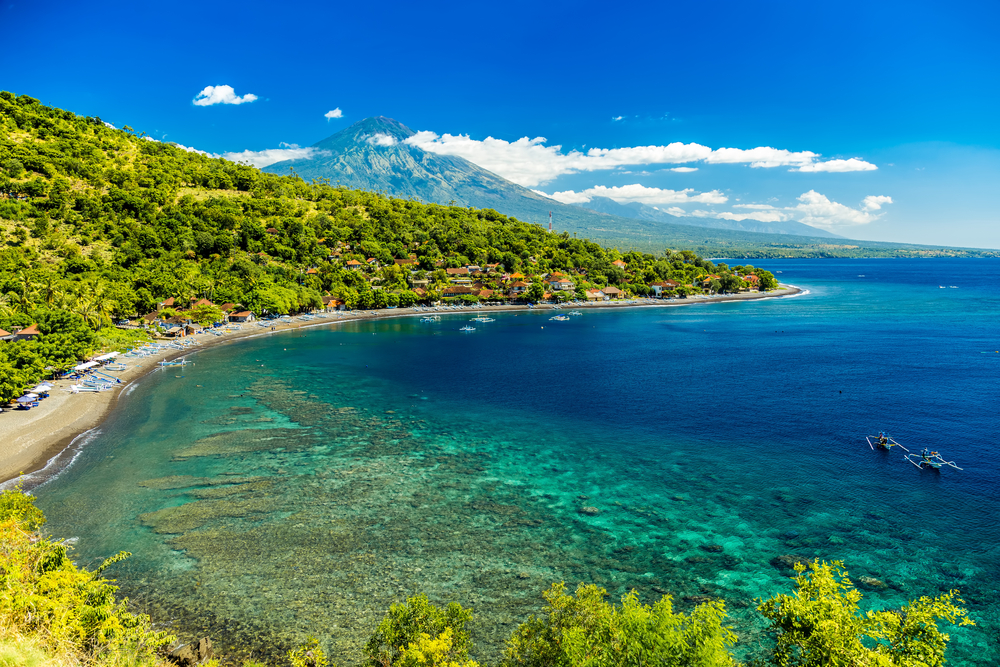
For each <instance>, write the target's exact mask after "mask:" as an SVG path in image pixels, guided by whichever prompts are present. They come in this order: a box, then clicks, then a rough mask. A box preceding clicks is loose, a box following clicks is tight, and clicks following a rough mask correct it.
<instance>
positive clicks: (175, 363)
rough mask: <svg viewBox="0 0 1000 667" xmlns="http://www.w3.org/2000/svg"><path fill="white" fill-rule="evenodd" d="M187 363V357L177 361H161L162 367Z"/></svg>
mask: <svg viewBox="0 0 1000 667" xmlns="http://www.w3.org/2000/svg"><path fill="white" fill-rule="evenodd" d="M186 363H187V360H186V359H178V360H176V361H161V362H160V366H162V367H167V366H183V365H185V364H186Z"/></svg>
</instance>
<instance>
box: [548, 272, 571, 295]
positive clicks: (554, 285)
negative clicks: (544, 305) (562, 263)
mask: <svg viewBox="0 0 1000 667" xmlns="http://www.w3.org/2000/svg"><path fill="white" fill-rule="evenodd" d="M545 282H546V283H547V284H548V286H549V289H550V290H552V291H554V292H558V291H560V290H572V289H574V288H575V287H576V285H574V284H573V281H572V280H570V279H569V278H568V277H566V276H564V275H562V274H553V275H551V276H549V277H548V278H546V279H545Z"/></svg>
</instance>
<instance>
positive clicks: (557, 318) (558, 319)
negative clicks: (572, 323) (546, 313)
mask: <svg viewBox="0 0 1000 667" xmlns="http://www.w3.org/2000/svg"><path fill="white" fill-rule="evenodd" d="M549 319H550V320H554V321H556V322H565V321H566V320H568V319H569V315H556V316H555V317H550V318H549Z"/></svg>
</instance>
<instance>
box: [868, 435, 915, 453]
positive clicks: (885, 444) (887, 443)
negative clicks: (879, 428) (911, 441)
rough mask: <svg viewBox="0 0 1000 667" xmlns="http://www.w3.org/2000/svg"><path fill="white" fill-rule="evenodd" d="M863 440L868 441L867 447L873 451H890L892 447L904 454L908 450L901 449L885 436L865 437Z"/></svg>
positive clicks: (896, 443) (900, 446)
mask: <svg viewBox="0 0 1000 667" xmlns="http://www.w3.org/2000/svg"><path fill="white" fill-rule="evenodd" d="M865 440H867V441H868V446H869V447H871V448H872V449H873V450H874V449H884V450H887V451H888V450H890V449H892V448H893V447H899V448H900V449H902V450H903V451H904V452H909V451H910V450H909V449H907V448H906V447H903V446H902V445H901V444H899V443H898V442H896V441H895V440H893V439H892V438H890V437H889V436H887V435H866V436H865Z"/></svg>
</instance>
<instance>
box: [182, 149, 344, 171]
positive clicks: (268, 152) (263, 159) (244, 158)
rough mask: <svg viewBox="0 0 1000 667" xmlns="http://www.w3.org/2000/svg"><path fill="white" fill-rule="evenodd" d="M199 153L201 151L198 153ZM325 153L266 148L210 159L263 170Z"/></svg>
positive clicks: (224, 154) (226, 154)
mask: <svg viewBox="0 0 1000 667" xmlns="http://www.w3.org/2000/svg"><path fill="white" fill-rule="evenodd" d="M198 152H199V153H200V152H201V151H198ZM325 152H326V151H318V150H317V149H315V148H313V147H311V146H307V147H306V148H266V149H264V150H262V151H250V150H246V151H241V152H238V153H237V152H230V153H223V154H222V155H212V157H223V158H225V159H227V160H231V161H233V162H246V163H248V164H252V165H253V166H255V167H257V168H258V169H263V168H264V167H266V166H267V165H269V164H274V163H275V162H282V161H283V160H301V159H304V158H312V157H318V156H319V155H322V154H323V153H325Z"/></svg>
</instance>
